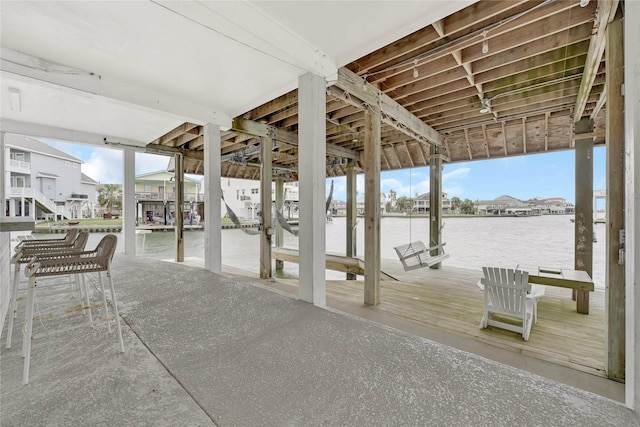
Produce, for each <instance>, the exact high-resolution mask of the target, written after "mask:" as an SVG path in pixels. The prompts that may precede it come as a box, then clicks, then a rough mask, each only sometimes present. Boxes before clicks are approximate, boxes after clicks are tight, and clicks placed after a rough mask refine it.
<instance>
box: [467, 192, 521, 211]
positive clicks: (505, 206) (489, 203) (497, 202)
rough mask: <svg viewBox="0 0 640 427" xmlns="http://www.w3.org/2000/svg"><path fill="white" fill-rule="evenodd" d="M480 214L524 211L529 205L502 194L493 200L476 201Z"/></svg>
mask: <svg viewBox="0 0 640 427" xmlns="http://www.w3.org/2000/svg"><path fill="white" fill-rule="evenodd" d="M476 207H477V209H478V215H494V216H495V215H509V214H511V213H513V212H519V211H523V212H524V210H526V209H528V208H529V205H528V204H527V203H525V202H523V201H522V200H520V199H516V198H515V197H512V196H508V195H506V194H505V195H502V196H500V197H497V198H495V199H493V200H480V201H478V202H476Z"/></svg>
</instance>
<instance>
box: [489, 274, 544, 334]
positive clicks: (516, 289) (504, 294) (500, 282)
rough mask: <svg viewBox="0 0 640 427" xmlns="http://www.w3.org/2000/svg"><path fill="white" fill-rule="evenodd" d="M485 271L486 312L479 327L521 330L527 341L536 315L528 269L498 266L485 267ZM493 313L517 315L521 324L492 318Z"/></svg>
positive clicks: (513, 316) (515, 316)
mask: <svg viewBox="0 0 640 427" xmlns="http://www.w3.org/2000/svg"><path fill="white" fill-rule="evenodd" d="M482 271H483V273H484V277H483V278H482V279H481V282H482V284H483V285H484V315H483V316H482V321H481V322H480V327H481V328H483V329H484V328H486V327H487V326H495V327H498V328H502V329H506V330H509V331H513V332H518V333H520V334H522V337H523V338H524V340H525V341H527V340H528V339H529V333H530V332H531V324H532V321H533V315H534V310H533V302H532V301H531V299H527V292H529V291H530V289H531V285H530V284H529V273H528V272H526V271H521V270H512V269H505V268H496V267H483V268H482ZM491 314H498V315H501V316H508V317H511V318H514V319H518V323H519V324H513V323H507V322H503V321H500V320H495V319H491V318H490V315H491ZM505 320H506V319H505Z"/></svg>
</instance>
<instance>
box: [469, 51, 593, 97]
mask: <svg viewBox="0 0 640 427" xmlns="http://www.w3.org/2000/svg"><path fill="white" fill-rule="evenodd" d="M588 47H589V42H588V41H587V40H583V41H580V42H578V43H575V44H573V45H571V46H570V47H568V48H567V47H564V46H563V47H561V48H558V49H554V50H551V51H548V52H544V53H541V54H539V55H535V56H533V57H530V58H525V59H521V60H519V61H515V62H510V63H508V64H506V65H501V66H499V67H496V68H492V69H490V70H487V71H480V72H478V69H477V68H476V73H475V79H476V82H477V83H482V84H483V85H484V87H485V90H487V91H490V90H498V89H501V88H504V87H509V86H513V85H516V84H519V83H526V82H529V81H532V80H537V79H540V78H544V77H546V76H550V75H554V74H562V73H564V74H565V75H566V74H567V70H575V69H580V68H582V67H584V60H585V58H586V55H587V49H588ZM567 52H571V55H572V56H569V57H565V54H566V53H567Z"/></svg>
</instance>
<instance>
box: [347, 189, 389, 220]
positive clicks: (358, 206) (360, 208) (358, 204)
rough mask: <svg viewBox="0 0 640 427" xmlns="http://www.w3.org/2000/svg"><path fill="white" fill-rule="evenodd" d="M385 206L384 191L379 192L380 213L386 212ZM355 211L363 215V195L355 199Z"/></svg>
mask: <svg viewBox="0 0 640 427" xmlns="http://www.w3.org/2000/svg"><path fill="white" fill-rule="evenodd" d="M345 206H346V205H345ZM386 206H387V196H386V195H385V194H384V193H380V213H381V214H382V215H384V214H385V213H386V212H387V208H386ZM356 212H357V213H358V215H364V197H361V198H359V199H358V200H357V201H356Z"/></svg>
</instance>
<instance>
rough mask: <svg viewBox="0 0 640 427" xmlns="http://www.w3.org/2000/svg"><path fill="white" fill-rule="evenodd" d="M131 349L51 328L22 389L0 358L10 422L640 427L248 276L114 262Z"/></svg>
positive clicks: (623, 413) (12, 363)
mask: <svg viewBox="0 0 640 427" xmlns="http://www.w3.org/2000/svg"><path fill="white" fill-rule="evenodd" d="M113 269H114V272H113V276H114V282H115V284H116V289H117V293H118V297H119V307H120V314H121V316H122V318H123V319H124V323H123V333H124V338H125V349H126V352H125V353H124V354H121V353H118V352H117V339H116V337H115V334H113V335H108V334H107V333H106V329H105V327H104V326H99V327H96V328H93V329H92V328H82V329H76V330H74V331H69V332H64V333H61V334H59V335H54V334H53V332H54V331H55V330H56V329H58V328H60V327H61V326H62V325H66V324H68V323H69V322H70V321H72V319H46V320H43V322H42V324H40V323H37V324H36V326H35V330H36V331H39V332H43V331H45V329H43V325H44V326H45V327H46V333H45V335H44V337H43V338H40V339H37V340H36V341H35V342H34V346H33V349H32V361H31V378H30V383H29V384H28V385H26V386H23V385H22V384H21V379H22V358H21V357H20V354H19V350H20V344H21V334H20V333H19V329H18V327H16V329H15V331H14V337H15V340H14V345H13V347H12V348H11V349H9V350H6V349H4V337H5V336H6V330H5V331H4V333H3V335H2V337H3V347H2V352H1V353H0V375H1V377H0V380H1V386H0V387H1V391H0V410H1V416H0V424H1V425H2V426H24V425H29V426H40V425H154V426H158V425H171V426H173V425H189V426H199V425H219V426H232V425H238V426H254V425H260V426H263V425H269V426H281V425H286V426H292V425H296V426H299V425H340V426H347V425H349V426H360V425H394V426H396V425H438V426H443V425H447V426H449V425H492V426H503V425H504V426H511V425H526V426H551V425H554V426H555V425H571V426H573V425H582V426H605V425H611V426H623V425H624V426H639V425H640V423H639V421H638V419H637V418H636V417H635V415H634V414H633V413H632V412H631V411H630V410H628V409H627V408H625V407H624V406H623V405H621V404H620V403H618V402H615V401H613V400H610V399H607V398H605V397H602V396H598V395H596V394H593V393H590V392H587V391H583V390H580V389H577V388H574V387H571V386H567V385H564V384H561V383H558V382H555V381H552V380H549V379H546V378H543V377H540V376H537V375H535V374H531V373H528V372H525V371H521V370H518V369H515V368H512V367H509V366H506V365H502V364H499V363H496V362H493V361H490V360H488V359H485V358H482V357H480V356H476V355H473V354H470V353H467V352H464V351H460V350H457V349H454V348H451V347H448V346H445V345H442V344H438V343H435V342H433V341H429V340H427V339H425V338H421V337H418V336H414V335H410V334H407V333H404V332H401V331H398V330H396V329H392V328H389V327H385V326H382V325H379V324H376V323H373V322H370V321H368V320H363V319H360V318H357V317H354V316H351V315H349V314H344V313H341V312H337V311H334V310H330V309H321V308H318V307H314V306H312V305H310V304H307V303H304V302H301V301H298V300H296V299H295V298H292V297H290V296H287V295H285V294H281V293H278V292H277V291H274V290H270V289H267V288H266V287H264V286H263V285H260V284H257V283H252V282H250V281H249V280H246V279H238V278H227V277H222V276H219V275H216V274H213V273H210V272H207V271H205V270H203V269H199V268H192V267H188V266H185V265H178V264H172V263H166V262H162V261H155V260H149V259H144V258H140V257H135V258H131V257H124V256H122V255H116V258H115V260H114V267H113Z"/></svg>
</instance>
